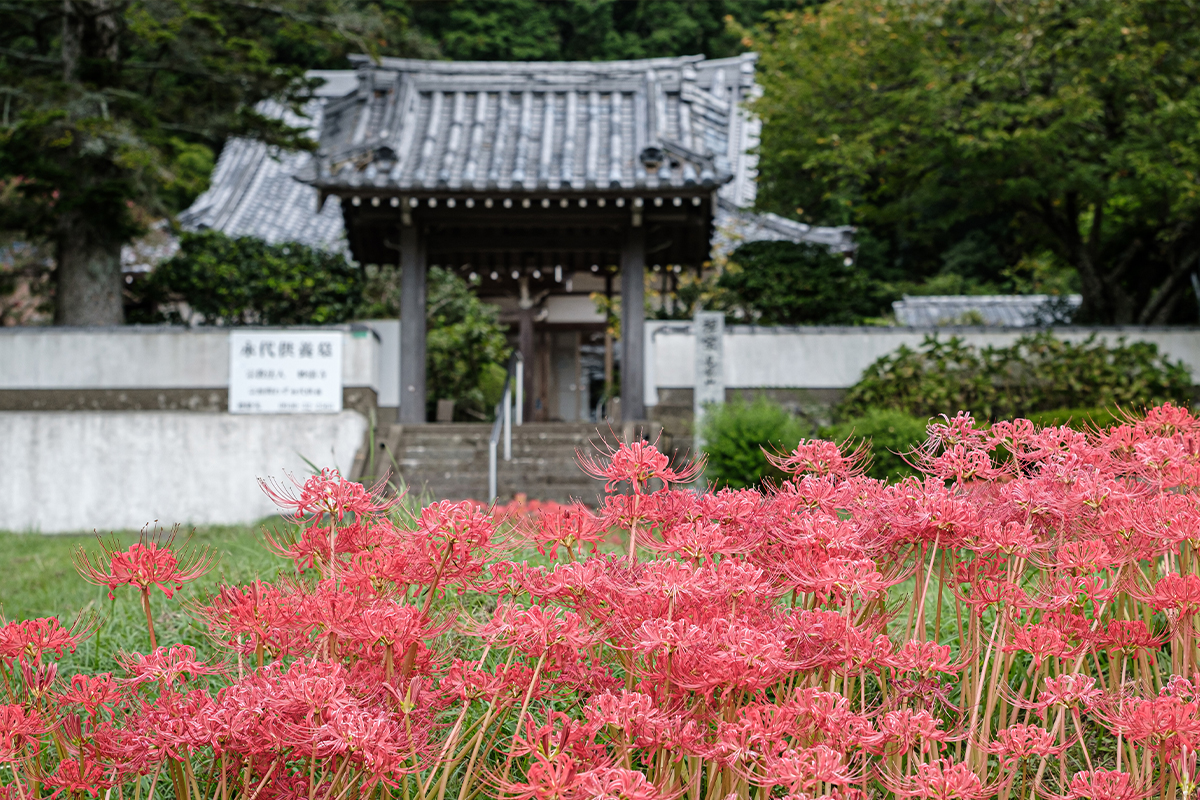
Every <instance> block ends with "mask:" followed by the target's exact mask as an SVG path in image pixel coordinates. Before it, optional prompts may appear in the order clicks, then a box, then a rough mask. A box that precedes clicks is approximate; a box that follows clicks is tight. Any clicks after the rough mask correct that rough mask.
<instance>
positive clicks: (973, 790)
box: [884, 758, 1000, 800]
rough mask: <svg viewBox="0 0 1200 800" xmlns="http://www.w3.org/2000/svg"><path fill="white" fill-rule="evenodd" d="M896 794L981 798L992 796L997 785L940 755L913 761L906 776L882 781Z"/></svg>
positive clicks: (937, 799)
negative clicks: (912, 771)
mask: <svg viewBox="0 0 1200 800" xmlns="http://www.w3.org/2000/svg"><path fill="white" fill-rule="evenodd" d="M884 783H885V785H886V786H887V788H888V789H889V790H890V791H892V792H895V794H896V796H897V797H920V798H923V800H982V799H983V798H987V797H993V796H995V795H996V793H997V792H998V791H999V789H1000V787H999V786H996V785H985V784H984V782H983V781H982V780H980V778H979V776H978V775H976V774H975V772H974V771H973V770H972V769H971V768H970V767H969V766H967V765H966V764H955V763H953V762H951V761H949V760H948V759H944V758H940V759H938V760H937V761H934V762H932V763H928V764H917V768H916V774H914V775H913V776H912V777H910V778H904V779H889V780H887V781H885V782H884Z"/></svg>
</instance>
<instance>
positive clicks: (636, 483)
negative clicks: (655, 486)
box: [577, 441, 704, 494]
mask: <svg viewBox="0 0 1200 800" xmlns="http://www.w3.org/2000/svg"><path fill="white" fill-rule="evenodd" d="M577 459H578V461H579V466H580V467H581V468H582V469H583V471H584V472H586V473H587V474H588V475H591V476H592V477H593V478H596V479H597V480H605V481H607V482H606V483H605V484H604V491H606V492H611V491H613V490H614V489H616V487H617V486H618V485H619V484H621V483H628V484H629V486H630V489H631V490H632V491H633V493H634V494H643V493H645V492H646V489H647V484H648V483H649V482H650V481H651V480H655V479H657V480H660V481H662V482H663V483H664V484H665V485H667V486H670V484H672V483H691V482H692V481H694V480H696V478H698V477H699V476H700V474H701V473H702V472H704V461H703V460H699V461H693V462H691V463H690V464H687V465H686V466H684V467H682V468H681V469H679V470H675V469H672V468H671V466H670V463H671V460H670V459H669V458H667V456H665V455H664V454H663V453H661V452H659V450H658V448H657V447H656V446H654V445H653V444H650V443H649V442H642V441H637V442H634V443H633V444H626V443H624V442H621V443H620V444H619V445H617V447H615V448H614V447H612V446H611V445H605V449H603V450H600V452H599V455H598V456H590V455H584V454H583V453H580V454H578V456H577Z"/></svg>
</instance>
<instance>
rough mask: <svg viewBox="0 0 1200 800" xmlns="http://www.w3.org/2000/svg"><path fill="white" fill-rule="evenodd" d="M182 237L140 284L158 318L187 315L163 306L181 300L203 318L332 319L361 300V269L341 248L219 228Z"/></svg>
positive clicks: (240, 321)
mask: <svg viewBox="0 0 1200 800" xmlns="http://www.w3.org/2000/svg"><path fill="white" fill-rule="evenodd" d="M179 244H180V250H179V252H178V253H177V254H176V255H175V256H174V257H173V258H171V259H170V260H168V261H167V262H165V263H163V264H161V265H160V266H159V267H158V268H157V269H155V270H154V272H153V273H151V275H150V277H149V279H147V281H146V284H145V287H144V289H143V290H142V291H143V293H144V295H145V299H147V300H149V306H150V308H151V309H152V310H151V312H150V313H151V315H152V316H153V317H157V318H158V319H164V318H165V319H167V320H169V321H174V322H182V321H183V320H182V319H181V317H180V314H179V312H178V311H168V312H166V313H165V314H163V313H162V310H161V308H159V307H160V306H164V305H166V304H169V303H173V302H174V303H178V302H183V303H186V304H187V306H188V308H189V309H191V311H193V312H194V313H196V314H199V315H200V317H201V319H202V320H203V322H204V324H206V325H216V324H222V325H330V324H334V323H338V322H346V321H348V320H350V319H353V318H354V316H355V314H356V312H357V310H358V307H359V304H360V303H361V302H362V293H363V286H364V283H365V276H364V273H363V270H362V269H361V268H360V267H358V266H357V265H354V264H351V263H349V262H348V261H346V259H345V257H344V256H343V255H342V254H341V253H330V252H326V251H324V250H318V249H315V248H312V247H306V246H305V245H302V244H297V243H295V242H284V243H282V244H267V243H266V242H264V241H263V240H261V239H256V238H254V237H252V236H242V237H238V238H231V237H229V236H226V235H225V234H223V233H218V232H216V231H200V232H198V233H184V234H183V235H182V236H181V237H180V242H179ZM136 321H151V320H136Z"/></svg>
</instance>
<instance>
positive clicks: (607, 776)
mask: <svg viewBox="0 0 1200 800" xmlns="http://www.w3.org/2000/svg"><path fill="white" fill-rule="evenodd" d="M576 786H577V788H576V790H575V794H576V796H577V797H579V798H581V800H658V798H659V796H660V795H659V792H658V789H657V788H656V787H655V786H654V784H652V783H650V781H648V780H647V779H646V776H645V775H643V774H642V773H640V772H636V771H634V770H631V769H621V768H619V767H601V768H599V769H592V770H588V771H587V772H581V773H580V774H579V775H578V776H577V777H576Z"/></svg>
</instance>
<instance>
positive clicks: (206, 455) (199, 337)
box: [0, 320, 399, 533]
mask: <svg viewBox="0 0 1200 800" xmlns="http://www.w3.org/2000/svg"><path fill="white" fill-rule="evenodd" d="M337 327H338V328H340V329H341V330H343V331H344V340H343V350H342V364H343V367H342V383H343V387H344V391H343V399H344V405H345V410H344V411H342V412H341V413H337V414H280V415H266V414H264V415H230V414H228V413H225V409H226V404H227V389H228V385H229V330H228V329H224V330H222V329H212V328H207V329H205V328H199V329H187V328H179V327H165V326H164V327H157V326H155V327H150V326H146V327H141V326H128V327H122V328H106V329H77V328H76V329H69V328H5V329H0V508H3V509H4V511H3V515H2V516H0V529H6V530H21V531H41V532H45V533H60V532H71V531H90V530H93V529H98V530H101V531H108V530H116V529H125V528H134V529H138V528H141V527H142V526H144V525H146V524H148V523H151V522H154V521H155V520H157V521H158V523H159V524H161V525H166V526H169V525H172V524H174V523H182V524H185V525H188V524H217V523H220V524H233V523H248V522H253V521H254V520H257V519H260V518H261V517H263V516H266V515H268V514H271V513H272V512H273V511H274V506H273V505H272V504H271V502H270V501H269V500H268V499H267V497H266V496H265V495H264V494H263V493H262V490H261V489H260V488H259V485H258V481H257V479H258V478H270V477H275V478H283V476H284V474H285V472H288V471H290V472H292V473H294V474H296V475H297V476H299V477H303V476H305V475H307V474H308V472H309V469H310V468H309V467H308V465H307V464H306V463H305V460H304V459H308V460H309V461H312V462H313V463H315V464H317V465H318V466H321V467H338V468H340V469H341V470H343V472H344V473H347V474H348V473H349V471H350V469H351V467H352V465H353V463H354V457H355V453H356V452H357V450H358V449H359V447H361V446H362V444H363V442H364V439H365V435H366V430H367V425H368V418H369V416H370V414H371V413H372V411H373V409H375V408H376V406H377V405H381V403H379V402H378V401H379V400H385V401H386V400H391V402H392V403H393V404H395V403H396V402H397V400H398V385H397V386H389V383H388V381H389V379H390V380H392V381H395V382H398V373H399V325H398V323H397V322H396V321H395V320H382V321H372V322H371V323H369V328H368V327H364V326H337ZM375 328H377V329H379V330H378V333H372V330H371V329H375ZM393 328H394V330H392V329H393ZM290 330H295V329H290ZM385 358H386V359H387V361H385ZM388 362H394V363H388ZM134 409H136V410H134ZM393 416H394V413H393Z"/></svg>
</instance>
